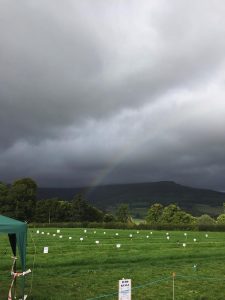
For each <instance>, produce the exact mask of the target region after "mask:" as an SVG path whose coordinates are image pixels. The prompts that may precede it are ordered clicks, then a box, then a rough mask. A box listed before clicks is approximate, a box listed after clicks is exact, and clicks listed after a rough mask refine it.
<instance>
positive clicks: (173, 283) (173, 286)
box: [172, 273, 176, 300]
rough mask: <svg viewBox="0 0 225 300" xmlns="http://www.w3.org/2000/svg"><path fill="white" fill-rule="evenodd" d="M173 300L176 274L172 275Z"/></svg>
mask: <svg viewBox="0 0 225 300" xmlns="http://www.w3.org/2000/svg"><path fill="white" fill-rule="evenodd" d="M172 276H173V300H175V277H176V273H173V275H172Z"/></svg>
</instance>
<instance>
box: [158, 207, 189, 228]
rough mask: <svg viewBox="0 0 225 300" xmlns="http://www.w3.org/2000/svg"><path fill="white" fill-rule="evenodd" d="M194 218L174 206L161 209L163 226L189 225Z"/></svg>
mask: <svg viewBox="0 0 225 300" xmlns="http://www.w3.org/2000/svg"><path fill="white" fill-rule="evenodd" d="M193 220H194V218H193V217H192V216H191V215H190V214H188V213H186V212H185V211H183V210H181V209H180V207H179V206H177V205H176V204H170V205H168V206H166V207H165V208H164V209H163V213H162V217H161V221H162V223H164V224H191V223H192V222H193Z"/></svg>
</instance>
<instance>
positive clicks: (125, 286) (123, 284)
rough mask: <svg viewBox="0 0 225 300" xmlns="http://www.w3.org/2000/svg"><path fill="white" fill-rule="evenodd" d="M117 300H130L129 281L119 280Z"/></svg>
mask: <svg viewBox="0 0 225 300" xmlns="http://www.w3.org/2000/svg"><path fill="white" fill-rule="evenodd" d="M119 300H131V279H122V280H119Z"/></svg>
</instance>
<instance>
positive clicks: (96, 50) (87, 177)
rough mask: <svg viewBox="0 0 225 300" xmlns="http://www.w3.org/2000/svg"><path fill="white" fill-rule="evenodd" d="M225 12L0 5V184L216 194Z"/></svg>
mask: <svg viewBox="0 0 225 300" xmlns="http://www.w3.org/2000/svg"><path fill="white" fill-rule="evenodd" d="M224 36H225V2H224V1H222V0H218V1H214V2H212V1H209V0H206V1H203V0H197V1H195V2H194V1H187V0H186V1H184V0H172V1H166V0H164V1H162V0H157V1H156V0H155V1H153V0H152V1H148V0H141V1H137V0H136V1H134V0H124V1H118V0H112V1H105V0H96V1H93V0H78V1H72V0H66V1H59V0H45V1H44V0H39V1H37V0H29V1H28V0H21V1H15V0H2V1H0V104H1V106H0V141H1V142H0V181H3V182H7V183H12V182H13V181H14V180H16V179H18V178H23V177H31V178H33V179H34V180H35V181H36V182H37V184H38V186H40V187H82V186H90V185H94V186H95V185H99V184H115V183H135V182H153V181H154V182H156V181H175V182H177V183H179V184H183V185H188V186H193V187H201V188H207V189H214V190H218V191H225V134H224V128H225V99H224V98H225V97H224V95H225V38H224Z"/></svg>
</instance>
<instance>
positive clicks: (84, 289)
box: [0, 228, 225, 300]
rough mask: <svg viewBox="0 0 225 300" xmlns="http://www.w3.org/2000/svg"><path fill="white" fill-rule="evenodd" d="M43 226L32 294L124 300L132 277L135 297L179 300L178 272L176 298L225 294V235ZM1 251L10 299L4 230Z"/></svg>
mask: <svg viewBox="0 0 225 300" xmlns="http://www.w3.org/2000/svg"><path fill="white" fill-rule="evenodd" d="M37 229H38V228H36V229H30V232H29V233H28V248H27V251H28V255H27V268H31V269H32V273H31V274H29V275H27V278H26V292H27V294H28V295H29V296H30V297H28V299H35V300H44V299H46V300H47V299H48V300H50V299H54V300H57V299H63V300H67V299H68V300H69V299H74V300H84V299H85V300H87V299H92V300H94V299H118V280H119V279H122V278H129V279H132V299H134V300H147V299H149V300H150V299H160V300H161V299H173V289H172V286H173V281H172V273H173V272H175V273H176V276H175V299H177V300H178V299H202V300H203V299H205V300H206V299H214V300H215V299H225V266H224V261H225V233H223V232H220V233H215V232H213V233H212V232H207V233H206V232H193V231H192V232H189V231H187V232H186V233H187V236H185V235H184V232H181V231H179V232H178V231H176V232H175V231H171V232H169V237H170V239H167V238H166V237H167V235H166V231H152V232H151V231H150V230H148V231H147V230H140V231H139V233H137V231H136V230H105V229H87V232H84V229H68V228H61V229H60V230H61V232H60V233H58V234H57V233H56V229H55V228H49V229H46V228H45V229H39V230H40V233H39V234H37V233H36V231H37ZM42 231H43V232H44V234H41V232H42ZM104 232H105V234H104ZM47 233H49V235H47ZM53 234H56V236H55V237H54V236H53ZM130 234H132V237H130ZM206 234H208V237H206ZM60 235H62V238H59V236H60ZM147 236H149V237H147ZM69 237H72V239H69ZM81 237H82V238H83V241H80V238H81ZM194 239H196V242H195V241H194ZM96 241H99V244H96ZM184 243H185V244H186V247H184V245H183V244H184ZM117 244H120V248H117V246H116V245H117ZM45 246H48V247H49V253H48V254H44V253H43V248H44V247H45ZM35 249H36V250H35ZM35 251H36V254H35ZM0 253H1V260H0V261H1V263H0V294H1V299H6V298H7V291H8V287H9V285H10V282H11V276H10V268H11V260H12V259H11V250H10V246H9V243H8V240H7V236H5V235H1V237H0ZM18 268H19V265H18ZM19 280H20V278H19ZM19 280H18V281H19ZM17 285H18V286H19V282H18V283H17Z"/></svg>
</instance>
